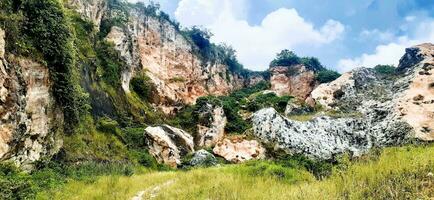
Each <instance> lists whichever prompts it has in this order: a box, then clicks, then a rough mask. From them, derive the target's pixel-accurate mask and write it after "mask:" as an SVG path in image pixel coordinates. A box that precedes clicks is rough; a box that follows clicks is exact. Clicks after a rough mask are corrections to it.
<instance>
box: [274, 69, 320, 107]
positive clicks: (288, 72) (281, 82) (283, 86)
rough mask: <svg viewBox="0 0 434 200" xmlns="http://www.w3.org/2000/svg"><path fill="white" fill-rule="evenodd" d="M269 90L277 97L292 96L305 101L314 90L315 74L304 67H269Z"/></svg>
mask: <svg viewBox="0 0 434 200" xmlns="http://www.w3.org/2000/svg"><path fill="white" fill-rule="evenodd" d="M269 70H270V72H271V78H270V82H271V90H273V91H274V92H275V93H276V94H277V95H278V96H282V95H292V96H294V97H296V98H298V99H300V100H305V99H306V98H307V97H308V96H309V94H310V92H311V91H312V90H313V89H314V88H315V86H316V85H318V84H317V81H316V79H315V72H314V71H313V70H309V69H307V68H306V67H305V66H304V65H293V66H289V67H287V66H276V67H271V68H270V69H269Z"/></svg>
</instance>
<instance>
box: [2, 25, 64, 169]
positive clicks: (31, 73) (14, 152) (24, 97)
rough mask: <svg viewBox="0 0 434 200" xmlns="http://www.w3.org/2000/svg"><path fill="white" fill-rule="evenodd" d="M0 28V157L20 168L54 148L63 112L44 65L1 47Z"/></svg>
mask: <svg viewBox="0 0 434 200" xmlns="http://www.w3.org/2000/svg"><path fill="white" fill-rule="evenodd" d="M3 37H4V31H3V30H1V29H0V160H13V161H15V162H16V163H17V164H18V165H21V166H22V167H23V168H29V167H31V166H30V164H31V163H32V162H34V161H37V160H39V159H41V158H42V157H44V156H51V155H53V154H54V153H56V152H57V151H58V149H59V148H60V146H61V144H62V141H61V139H60V138H59V137H60V134H61V132H62V129H63V123H62V121H63V114H62V112H61V109H60V108H59V106H58V105H57V104H56V103H55V101H54V98H53V96H52V94H51V81H50V79H49V73H48V68H47V67H46V66H44V65H42V64H40V63H37V62H35V61H33V60H31V59H27V58H21V57H15V56H13V55H10V54H8V53H5V50H4V44H5V41H4V38H3Z"/></svg>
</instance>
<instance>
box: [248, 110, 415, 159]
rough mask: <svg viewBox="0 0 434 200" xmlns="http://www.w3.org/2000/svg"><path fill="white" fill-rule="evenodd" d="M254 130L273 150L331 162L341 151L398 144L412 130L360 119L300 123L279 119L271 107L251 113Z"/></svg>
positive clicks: (326, 118)
mask: <svg viewBox="0 0 434 200" xmlns="http://www.w3.org/2000/svg"><path fill="white" fill-rule="evenodd" d="M253 129H254V135H255V136H256V137H257V138H259V139H260V140H261V142H263V143H265V144H267V146H270V147H272V148H274V149H275V150H281V151H284V152H286V153H288V154H304V155H307V156H310V157H313V158H320V159H333V158H334V156H335V155H338V154H341V153H344V152H351V153H352V154H353V155H355V156H358V155H360V154H362V153H364V152H366V151H367V150H368V149H370V148H372V147H373V146H383V145H391V144H401V143H403V142H405V141H406V139H407V137H408V133H409V130H411V129H410V128H408V125H407V124H406V123H401V122H390V123H386V122H381V121H378V122H373V121H367V120H366V119H361V118H331V117H327V116H322V117H316V118H314V119H313V120H311V121H308V122H300V121H295V120H290V119H287V118H285V117H283V116H281V115H280V114H279V113H277V111H276V110H274V109H273V108H266V109H262V110H260V111H258V112H256V113H255V114H254V116H253Z"/></svg>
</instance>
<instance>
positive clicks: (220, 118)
mask: <svg viewBox="0 0 434 200" xmlns="http://www.w3.org/2000/svg"><path fill="white" fill-rule="evenodd" d="M199 112H200V113H199V124H198V125H197V130H198V133H197V138H196V145H197V146H198V147H213V146H214V145H215V144H216V143H217V142H218V141H220V140H222V139H223V137H224V136H225V126H226V123H227V119H226V116H225V113H224V110H223V108H222V107H220V106H214V105H211V104H208V103H207V104H205V105H204V106H203V107H202V108H201V109H200V111H199Z"/></svg>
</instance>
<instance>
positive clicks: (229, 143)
mask: <svg viewBox="0 0 434 200" xmlns="http://www.w3.org/2000/svg"><path fill="white" fill-rule="evenodd" d="M213 152H214V154H216V155H219V156H221V157H223V158H224V159H225V160H227V161H229V162H232V163H242V162H245V161H248V160H255V159H263V158H265V149H264V148H263V147H262V146H261V144H260V143H259V142H258V141H256V140H245V139H240V138H232V139H228V138H226V139H224V140H223V141H221V142H219V143H218V144H217V145H216V146H215V147H214V149H213Z"/></svg>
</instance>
